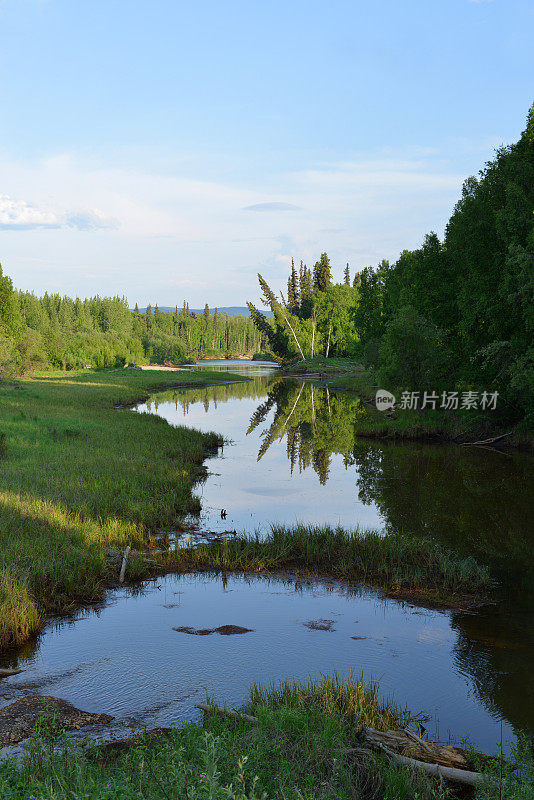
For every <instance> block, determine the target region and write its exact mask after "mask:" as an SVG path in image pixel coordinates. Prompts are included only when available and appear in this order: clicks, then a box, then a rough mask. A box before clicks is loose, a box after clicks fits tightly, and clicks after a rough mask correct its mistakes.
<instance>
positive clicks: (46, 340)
mask: <svg viewBox="0 0 534 800" xmlns="http://www.w3.org/2000/svg"><path fill="white" fill-rule="evenodd" d="M261 340H262V336H261V334H260V333H259V332H258V331H257V330H256V329H255V328H254V325H253V324H252V321H251V319H250V317H246V316H244V315H238V316H230V315H229V314H226V313H219V312H218V311H217V309H214V310H213V311H210V309H209V307H208V306H207V305H206V306H205V308H204V311H203V313H201V314H199V313H196V312H193V311H190V310H189V306H188V304H187V303H184V305H183V307H182V308H180V309H178V308H177V307H176V308H175V310H174V311H173V312H163V311H160V310H159V309H158V306H157V305H156V306H154V308H152V307H151V306H150V305H149V306H148V307H147V308H146V310H145V312H144V313H140V312H139V309H138V307H137V305H136V307H135V309H134V310H133V311H131V310H130V309H129V308H128V304H127V302H126V300H125V299H124V298H120V297H98V296H97V297H92V298H90V299H87V300H80V299H79V298H76V299H75V300H72V299H71V298H69V297H61V296H60V295H58V294H48V293H46V294H45V295H44V296H43V297H36V296H35V295H34V294H32V293H31V292H21V291H16V290H14V289H13V285H12V282H11V279H10V278H9V277H8V276H6V275H3V274H2V269H1V267H0V371H1V372H3V373H4V374H27V373H31V372H33V371H34V370H36V369H47V368H53V369H67V370H70V369H79V368H82V367H86V366H90V367H94V368H97V369H99V368H103V367H120V366H124V365H125V364H131V363H134V362H135V363H138V364H146V363H158V364H160V363H165V362H170V363H179V362H184V361H192V360H195V359H197V358H200V357H207V356H208V357H209V356H215V357H218V358H225V357H226V356H237V355H250V356H252V355H253V354H254V353H256V352H258V351H259V350H260V349H261Z"/></svg>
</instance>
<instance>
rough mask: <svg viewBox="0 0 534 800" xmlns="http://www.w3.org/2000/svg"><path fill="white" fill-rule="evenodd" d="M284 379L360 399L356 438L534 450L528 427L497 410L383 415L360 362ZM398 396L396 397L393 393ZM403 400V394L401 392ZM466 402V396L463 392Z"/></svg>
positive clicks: (301, 365) (300, 367)
mask: <svg viewBox="0 0 534 800" xmlns="http://www.w3.org/2000/svg"><path fill="white" fill-rule="evenodd" d="M280 372H281V374H284V375H285V376H287V377H291V376H294V377H308V378H316V379H318V380H320V381H321V386H324V387H326V388H328V389H329V390H333V391H343V392H348V393H350V394H353V395H357V396H358V397H359V398H360V400H361V402H362V406H363V407H364V408H365V410H366V411H367V413H366V414H365V415H360V416H358V419H357V420H356V434H357V436H361V437H368V438H374V439H413V440H417V439H419V440H427V441H441V442H456V443H458V444H469V443H472V442H480V441H485V440H486V439H493V438H496V437H499V436H503V435H505V436H504V438H503V439H502V440H501V442H500V444H501V445H502V446H507V447H516V448H519V449H523V450H528V451H533V450H534V433H533V431H531V430H529V429H528V428H527V427H526V425H525V424H524V423H520V424H518V425H515V426H514V425H505V426H503V425H502V424H500V423H498V422H495V421H494V417H493V416H492V414H493V412H492V411H487V412H486V413H483V412H481V411H477V410H473V409H459V410H455V411H451V410H443V409H441V408H439V407H437V408H436V409H432V408H426V409H424V410H422V409H409V408H407V409H401V408H399V397H398V396H397V403H396V408H394V409H389V410H387V411H379V410H378V409H377V408H376V392H377V389H378V388H383V387H378V386H376V385H374V384H373V382H372V378H371V376H370V374H369V372H368V371H367V370H366V369H365V368H364V367H363V365H362V364H361V363H360V362H357V361H353V360H351V359H348V358H324V357H323V356H317V357H315V358H313V359H309V360H307V361H301V362H297V363H295V364H286V365H285V366H284V367H283V368H282V370H281V371H280ZM394 393H395V392H394ZM397 395H398V392H397ZM459 396H460V397H461V392H460V393H459Z"/></svg>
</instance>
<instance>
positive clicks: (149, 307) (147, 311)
mask: <svg viewBox="0 0 534 800" xmlns="http://www.w3.org/2000/svg"><path fill="white" fill-rule="evenodd" d="M145 314H146V315H147V317H149V316H150V315H151V314H152V306H151V305H150V303H149V304H148V305H147V307H146V311H145Z"/></svg>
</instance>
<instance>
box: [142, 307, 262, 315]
mask: <svg viewBox="0 0 534 800" xmlns="http://www.w3.org/2000/svg"><path fill="white" fill-rule="evenodd" d="M174 308H175V306H160V305H158V309H159V310H160V311H163V312H165V313H168V312H169V311H174ZM130 310H131V311H133V308H132V309H130ZM180 310H181V307H180V306H178V311H180ZM139 311H140V313H141V314H144V313H145V311H146V307H145V308H140V309H139ZM152 311H154V306H152ZM189 311H190V313H192V312H193V311H194V312H195V314H202V313H203V312H204V309H203V308H190V309H189ZM214 311H215V306H213V307H212V306H210V312H211V313H212V314H213V312H214ZM217 313H219V314H228V315H229V316H230V317H237V316H238V315H239V314H242V315H243V316H244V317H250V311H249V310H248V308H247V306H221V307H220V308H219V306H217ZM263 313H264V314H265V316H266V317H272V313H271V311H264V312H263Z"/></svg>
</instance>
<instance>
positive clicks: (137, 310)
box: [134, 303, 139, 314]
mask: <svg viewBox="0 0 534 800" xmlns="http://www.w3.org/2000/svg"><path fill="white" fill-rule="evenodd" d="M134 314H139V306H138V305H137V303H136V304H135V308H134Z"/></svg>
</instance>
